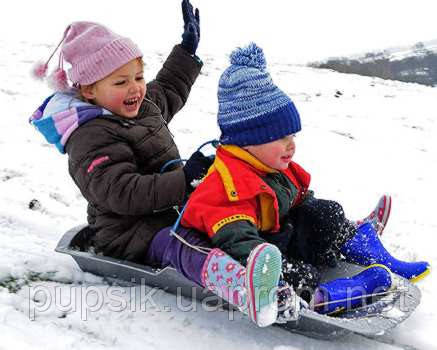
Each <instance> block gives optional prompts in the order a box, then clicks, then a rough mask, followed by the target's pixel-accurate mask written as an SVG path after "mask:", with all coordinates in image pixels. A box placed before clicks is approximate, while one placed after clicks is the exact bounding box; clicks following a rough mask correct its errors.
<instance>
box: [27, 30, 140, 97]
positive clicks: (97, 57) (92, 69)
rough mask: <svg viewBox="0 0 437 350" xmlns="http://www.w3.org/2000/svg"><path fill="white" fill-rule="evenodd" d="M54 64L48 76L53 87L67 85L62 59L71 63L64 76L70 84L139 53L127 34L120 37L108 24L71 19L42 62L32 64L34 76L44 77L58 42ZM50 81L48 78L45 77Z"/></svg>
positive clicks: (81, 82)
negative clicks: (56, 59) (35, 64)
mask: <svg viewBox="0 0 437 350" xmlns="http://www.w3.org/2000/svg"><path fill="white" fill-rule="evenodd" d="M61 44H62V48H61V53H60V55H59V64H58V68H57V69H56V70H55V71H54V72H53V74H51V77H49V78H50V80H51V83H52V84H51V85H52V87H54V88H55V90H65V88H68V87H69V86H68V83H67V76H66V74H65V71H64V70H63V60H64V59H65V60H66V61H67V62H68V63H70V64H71V68H70V69H69V70H68V78H69V79H70V80H71V81H72V83H73V85H78V84H79V85H89V84H92V83H95V82H96V81H98V80H101V79H103V78H104V77H106V76H108V75H109V74H111V73H112V72H114V71H115V70H117V69H118V68H120V67H121V66H123V65H124V64H126V63H128V62H129V61H131V60H133V59H135V58H138V57H142V56H143V54H142V52H141V51H140V49H139V48H138V46H137V45H135V43H134V42H132V40H130V39H129V38H125V37H122V36H120V35H118V34H116V33H114V32H112V31H111V30H109V29H108V28H106V27H104V26H102V25H100V24H97V23H92V22H74V23H72V24H70V25H69V26H68V27H67V29H66V30H65V32H64V36H63V38H62V40H61V42H60V43H59V45H58V46H57V47H56V49H55V51H54V52H53V53H52V55H51V56H50V58H49V59H48V60H47V62H46V63H44V64H42V65H41V64H40V65H38V66H36V67H35V68H34V71H33V72H34V76H35V77H37V78H40V79H42V78H44V77H45V73H46V71H47V68H48V63H49V61H50V59H51V58H52V57H53V55H54V54H55V52H56V50H57V49H58V48H59V47H60V46H61ZM49 82H50V81H49Z"/></svg>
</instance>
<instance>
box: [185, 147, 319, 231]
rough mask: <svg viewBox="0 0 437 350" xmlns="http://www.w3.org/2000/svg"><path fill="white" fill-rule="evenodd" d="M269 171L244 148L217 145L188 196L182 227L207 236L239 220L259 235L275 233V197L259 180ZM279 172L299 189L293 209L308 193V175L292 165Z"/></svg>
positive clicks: (277, 215)
mask: <svg viewBox="0 0 437 350" xmlns="http://www.w3.org/2000/svg"><path fill="white" fill-rule="evenodd" d="M272 172H278V170H274V169H272V168H270V167H268V166H266V165H264V164H263V163H261V162H260V161H259V160H258V159H257V158H255V157H254V156H252V155H251V154H250V153H248V152H246V151H245V150H244V149H242V148H240V147H238V146H233V145H226V146H220V147H219V148H218V149H217V153H216V158H215V161H214V164H213V165H212V166H211V168H210V169H209V171H208V174H207V175H206V177H205V179H204V180H203V182H202V183H201V184H200V185H199V186H198V187H197V188H196V190H195V191H194V192H193V193H192V194H191V196H190V199H189V201H188V205H187V207H186V209H185V213H184V214H183V217H182V221H181V223H182V225H183V226H184V227H187V228H194V229H196V230H198V231H201V232H206V233H207V234H208V236H209V237H212V236H214V234H215V233H216V232H217V231H218V230H219V229H220V228H222V227H223V226H225V225H226V224H229V223H231V222H235V221H239V220H247V221H250V222H252V223H253V224H254V225H255V226H256V227H257V228H258V230H259V231H262V232H270V231H271V232H277V231H278V230H279V229H280V224H279V209H278V201H277V198H276V194H275V192H274V191H273V190H272V189H271V188H270V187H269V186H268V185H267V184H266V183H265V182H264V181H263V180H262V178H261V176H264V175H266V174H267V173H272ZM281 172H282V173H283V174H285V175H286V176H287V177H288V178H289V179H290V180H291V182H292V183H293V184H294V185H295V186H296V188H297V189H298V195H297V197H296V198H295V199H294V200H293V206H295V205H297V204H299V203H300V202H301V200H302V199H303V198H304V196H305V194H306V192H307V191H308V187H309V184H310V179H311V176H310V174H309V173H307V172H306V171H305V170H304V169H303V168H302V167H301V166H300V165H298V164H297V163H295V162H291V163H290V165H289V167H288V169H286V170H281Z"/></svg>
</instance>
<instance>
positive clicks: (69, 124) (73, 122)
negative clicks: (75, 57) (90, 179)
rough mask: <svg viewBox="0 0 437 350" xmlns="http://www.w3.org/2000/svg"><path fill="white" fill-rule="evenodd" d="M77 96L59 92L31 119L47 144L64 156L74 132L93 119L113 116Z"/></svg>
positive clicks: (45, 101) (45, 102)
mask: <svg viewBox="0 0 437 350" xmlns="http://www.w3.org/2000/svg"><path fill="white" fill-rule="evenodd" d="M76 96H77V94H76V92H75V91H73V90H72V91H69V92H57V93H55V94H53V95H51V96H49V97H47V98H46V99H45V100H44V102H43V103H42V105H41V106H39V107H38V108H37V110H36V111H35V112H34V113H33V114H32V116H31V117H30V118H29V122H30V123H31V124H32V125H34V126H35V127H36V129H37V130H38V131H39V132H40V133H41V134H43V136H44V137H45V139H46V140H47V142H48V143H51V144H53V145H55V146H56V148H57V149H58V151H59V152H61V153H62V154H65V145H66V144H67V141H68V139H69V137H70V135H71V134H72V133H73V131H74V130H76V129H77V128H78V127H79V126H81V125H82V124H84V123H86V122H88V121H90V120H92V119H95V118H97V117H102V116H105V115H111V114H112V113H111V112H109V111H108V110H106V109H104V108H102V107H99V106H95V105H93V104H91V103H88V102H84V101H82V100H80V99H78V98H77V97H76Z"/></svg>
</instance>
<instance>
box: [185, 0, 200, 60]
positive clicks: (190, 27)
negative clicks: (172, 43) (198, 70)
mask: <svg viewBox="0 0 437 350" xmlns="http://www.w3.org/2000/svg"><path fill="white" fill-rule="evenodd" d="M182 16H183V19H184V32H183V33H182V43H181V45H182V47H183V48H184V49H185V50H187V51H188V52H189V53H190V54H192V55H194V54H195V53H196V50H197V47H198V45H199V40H200V16H199V9H197V8H196V10H195V11H193V5H191V3H190V0H183V1H182Z"/></svg>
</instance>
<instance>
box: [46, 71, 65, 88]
mask: <svg viewBox="0 0 437 350" xmlns="http://www.w3.org/2000/svg"><path fill="white" fill-rule="evenodd" d="M47 83H48V84H49V86H50V88H52V89H53V90H55V91H67V90H68V89H69V88H70V86H69V85H68V79H67V73H65V70H63V69H62V68H58V69H56V70H55V71H54V72H53V73H52V74H50V75H49V77H48V78H47Z"/></svg>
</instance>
